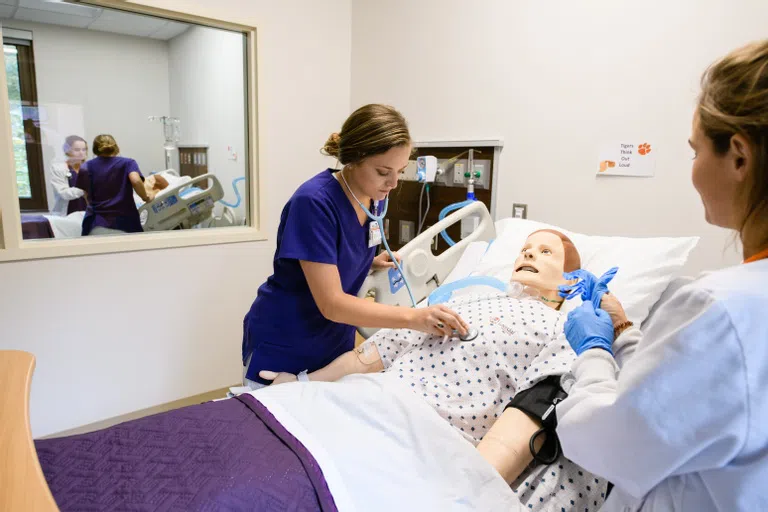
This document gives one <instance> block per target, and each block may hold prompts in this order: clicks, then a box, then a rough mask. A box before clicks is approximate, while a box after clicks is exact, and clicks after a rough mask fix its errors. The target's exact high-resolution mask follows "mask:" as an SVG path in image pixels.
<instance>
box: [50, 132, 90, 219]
mask: <svg viewBox="0 0 768 512" xmlns="http://www.w3.org/2000/svg"><path fill="white" fill-rule="evenodd" d="M62 149H63V150H64V154H65V155H66V157H67V161H66V162H55V163H54V164H53V166H52V167H51V186H52V187H53V197H54V205H53V210H52V213H53V214H54V215H59V216H62V217H64V216H67V215H69V214H70V213H74V212H80V211H85V209H86V207H87V203H86V202H85V198H84V197H83V196H84V195H85V192H84V191H83V190H81V189H79V188H77V187H76V186H75V184H76V183H77V175H78V173H79V172H80V166H81V165H83V164H84V163H85V160H86V158H87V157H88V143H87V142H85V139H83V138H82V137H79V136H77V135H70V136H69V137H67V138H66V139H65V140H64V145H63V146H62Z"/></svg>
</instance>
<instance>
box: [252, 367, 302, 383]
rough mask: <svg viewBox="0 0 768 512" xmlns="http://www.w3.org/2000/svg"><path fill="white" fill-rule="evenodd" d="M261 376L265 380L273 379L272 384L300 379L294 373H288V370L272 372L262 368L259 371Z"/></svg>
mask: <svg viewBox="0 0 768 512" xmlns="http://www.w3.org/2000/svg"><path fill="white" fill-rule="evenodd" d="M259 377H261V378H262V379H264V380H271V381H272V385H275V384H283V383H286V382H296V381H297V380H299V379H298V378H296V376H295V375H294V374H292V373H288V372H279V373H278V372H271V371H269V370H261V371H260V372H259Z"/></svg>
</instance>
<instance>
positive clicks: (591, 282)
mask: <svg viewBox="0 0 768 512" xmlns="http://www.w3.org/2000/svg"><path fill="white" fill-rule="evenodd" d="M563 278H564V279H565V280H566V281H573V280H578V281H577V282H576V284H573V285H571V284H563V285H560V286H559V287H558V289H559V290H560V296H561V297H563V298H565V299H566V300H571V299H572V298H574V297H578V296H579V295H581V300H583V301H587V300H590V299H591V298H592V290H593V289H594V288H595V283H596V282H597V277H595V274H593V273H592V272H590V271H589V270H584V269H583V268H580V269H579V270H575V271H573V272H566V273H564V274H563Z"/></svg>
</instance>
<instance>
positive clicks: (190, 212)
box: [139, 174, 224, 231]
mask: <svg viewBox="0 0 768 512" xmlns="http://www.w3.org/2000/svg"><path fill="white" fill-rule="evenodd" d="M209 180H210V186H208V187H207V188H205V189H201V191H200V192H196V193H194V194H190V195H187V196H184V195H183V194H182V192H183V191H184V190H186V189H189V188H191V187H194V186H195V185H198V184H204V183H205V182H207V181H209ZM223 197H224V189H223V188H222V187H221V183H220V182H219V179H218V178H217V177H216V176H215V175H213V174H203V175H201V176H196V177H195V178H192V180H191V181H188V182H186V183H181V184H179V185H176V186H174V187H169V188H167V189H165V190H163V191H162V193H161V194H159V195H158V197H156V198H155V199H154V200H153V201H149V202H147V203H145V204H143V205H142V206H141V207H140V208H139V218H140V219H141V225H142V227H143V228H144V231H167V230H171V229H176V228H179V227H180V228H183V229H189V228H191V227H192V226H194V225H195V224H199V223H200V222H202V221H204V220H206V219H207V218H209V217H210V216H211V212H212V211H213V207H214V205H215V204H216V202H217V201H218V200H220V199H221V198H223Z"/></svg>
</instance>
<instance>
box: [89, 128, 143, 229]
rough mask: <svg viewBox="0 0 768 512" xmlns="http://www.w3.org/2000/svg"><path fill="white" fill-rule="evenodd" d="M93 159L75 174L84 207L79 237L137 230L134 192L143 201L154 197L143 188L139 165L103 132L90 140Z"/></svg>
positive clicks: (138, 222)
mask: <svg viewBox="0 0 768 512" xmlns="http://www.w3.org/2000/svg"><path fill="white" fill-rule="evenodd" d="M93 154H94V155H96V157H95V158H93V159H91V160H89V161H88V163H87V164H86V166H85V168H83V169H81V170H80V172H79V173H78V176H77V183H76V186H77V188H80V189H83V190H85V194H86V198H87V199H88V209H87V210H86V213H85V219H83V232H82V233H83V236H88V235H110V234H121V233H140V232H142V231H143V229H142V227H141V220H140V219H139V210H138V209H137V208H136V203H135V202H134V200H133V192H134V191H135V192H136V194H138V196H139V197H140V198H141V199H142V200H144V202H145V203H146V202H148V201H151V200H152V199H154V194H153V193H152V192H147V190H146V189H145V188H144V183H143V182H144V176H143V175H142V174H141V171H140V170H139V164H137V163H136V160H133V159H132V158H125V157H122V156H119V155H120V147H119V146H118V145H117V142H116V141H115V139H114V137H112V136H111V135H107V134H103V135H98V136H97V137H96V138H95V139H94V140H93Z"/></svg>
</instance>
